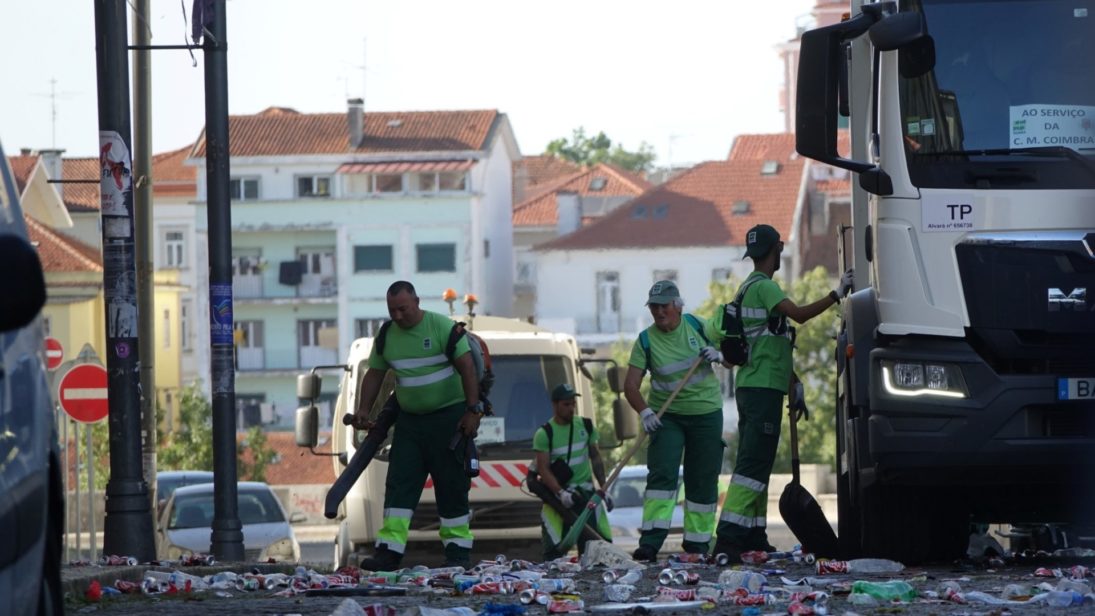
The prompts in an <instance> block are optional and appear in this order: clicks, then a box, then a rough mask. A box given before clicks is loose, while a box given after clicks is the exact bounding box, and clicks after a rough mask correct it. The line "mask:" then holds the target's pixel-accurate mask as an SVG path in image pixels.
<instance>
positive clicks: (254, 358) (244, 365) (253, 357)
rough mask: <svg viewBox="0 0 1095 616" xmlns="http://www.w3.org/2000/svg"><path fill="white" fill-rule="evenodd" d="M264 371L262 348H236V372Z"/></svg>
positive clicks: (264, 359)
mask: <svg viewBox="0 0 1095 616" xmlns="http://www.w3.org/2000/svg"><path fill="white" fill-rule="evenodd" d="M265 369H266V354H265V349H263V348H262V347H236V370H265Z"/></svg>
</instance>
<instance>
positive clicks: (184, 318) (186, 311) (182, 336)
mask: <svg viewBox="0 0 1095 616" xmlns="http://www.w3.org/2000/svg"><path fill="white" fill-rule="evenodd" d="M179 346H181V347H182V350H184V351H189V350H190V301H189V300H186V301H183V303H182V304H180V305H179Z"/></svg>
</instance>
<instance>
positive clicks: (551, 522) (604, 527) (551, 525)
mask: <svg viewBox="0 0 1095 616" xmlns="http://www.w3.org/2000/svg"><path fill="white" fill-rule="evenodd" d="M575 491H576V492H577V493H578V496H577V497H576V498H575V499H574V506H573V507H571V508H570V510H571V511H572V512H574V515H578V516H580V515H582V512H583V511H585V508H586V503H588V502H589V499H590V498H592V497H593V491H592V490H590V489H588V488H583V487H577V488H575ZM586 523H587V524H588V525H589V526H592V527H594V528H596V529H597V530H598V531H599V532H600V533H601V535H602V536H604V537H608V538H609V540H611V538H612V527H611V526H609V524H608V511H607V510H606V509H605V504H604V503H603V502H602V503H601V504H600V505H597V509H596V510H594V512H593V513H592V514H591V515H590V516H589V520H588V521H587V522H586ZM568 532H570V524H567V523H566V521H565V520H563V515H562V514H561V513H559V512H558V511H556V510H555V509H554V508H552V507H551V506H549V505H544V506H543V508H542V509H541V511H540V539H541V540H542V542H543V547H544V560H545V561H548V560H555V559H556V558H559V557H560V556H564V555H565V554H564V553H563V552H562V551H560V550H559V548H558V545H559V542H560V541H562V540H563V537H566V534H567V533H568ZM584 552H585V541H582V540H581V538H579V539H578V554H582V553H584Z"/></svg>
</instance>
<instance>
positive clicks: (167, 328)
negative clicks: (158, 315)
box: [163, 310, 171, 349]
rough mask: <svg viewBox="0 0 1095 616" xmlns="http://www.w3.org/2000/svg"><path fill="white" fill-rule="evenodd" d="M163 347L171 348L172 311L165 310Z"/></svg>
mask: <svg viewBox="0 0 1095 616" xmlns="http://www.w3.org/2000/svg"><path fill="white" fill-rule="evenodd" d="M163 348H165V349H170V348H171V311H170V310H164V311H163Z"/></svg>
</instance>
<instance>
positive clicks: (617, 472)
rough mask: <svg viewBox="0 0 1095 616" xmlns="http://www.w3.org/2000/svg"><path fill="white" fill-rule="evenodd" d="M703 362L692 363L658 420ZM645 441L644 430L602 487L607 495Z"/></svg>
mask: <svg viewBox="0 0 1095 616" xmlns="http://www.w3.org/2000/svg"><path fill="white" fill-rule="evenodd" d="M702 362H703V357H697V358H696V361H694V362H692V367H691V368H689V369H688V372H687V373H685V375H684V378H683V379H681V382H680V383H677V387H676V389H674V390H673V393H671V394H669V397H668V398H666V399H665V403H663V404H662V408H661V409H660V410H658V419H661V418H662V415H664V414H665V411H666V409H668V408H669V405H670V404H672V403H673V400H674V399H675V398H676V397H677V394H679V393H681V390H682V389H684V386H685V385H687V384H688V379H690V378H692V375H693V374H694V373H695V372H696V368H699V367H700V364H701V363H702ZM645 440H646V430H643V431H642V433H640V434H639V437H638V438H637V439H635V444H634V445H632V446H631V449H629V450H628V452H627V453H626V454H624V457H623V458H621V459H620V461H619V462H617V463H616V468H614V469H612V474H611V475H609V476H608V481H606V482H605V484H604V485H603V486H601V489H602V490H604V491H605V492H606V493H607V492H608V488H609V486H611V485H612V484H613V483H614V482H615V481H616V477H618V476H619V475H620V471H622V470H624V467H625V466H627V463H628V462H629V461H630V460H631V457H632V456H634V455H635V452H636V451H638V450H639V447H641V446H642V444H643V441H645Z"/></svg>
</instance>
